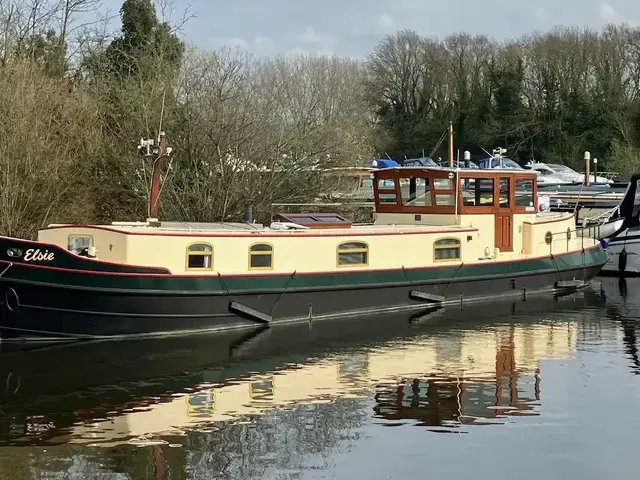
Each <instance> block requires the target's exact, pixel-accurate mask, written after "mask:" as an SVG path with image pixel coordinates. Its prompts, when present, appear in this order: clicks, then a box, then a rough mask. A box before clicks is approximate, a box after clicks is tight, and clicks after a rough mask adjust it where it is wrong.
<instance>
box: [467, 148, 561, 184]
mask: <svg viewBox="0 0 640 480" xmlns="http://www.w3.org/2000/svg"><path fill="white" fill-rule="evenodd" d="M485 152H486V150H485ZM487 153H488V152H487ZM504 153H507V150H506V149H504V148H495V149H494V150H493V154H492V155H491V156H490V157H487V158H483V159H482V160H480V161H479V162H478V165H479V167H480V168H481V169H496V168H498V169H505V170H525V169H524V168H522V167H521V166H520V164H518V162H516V161H514V160H512V159H510V158H509V157H504V156H503V154H504ZM536 173H537V178H536V182H537V184H538V185H539V186H543V185H565V184H566V185H568V184H571V183H573V182H572V181H569V180H564V179H562V178H561V177H559V176H557V175H543V174H542V173H541V172H539V171H536Z"/></svg>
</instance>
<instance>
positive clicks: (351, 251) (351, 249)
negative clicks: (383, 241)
mask: <svg viewBox="0 0 640 480" xmlns="http://www.w3.org/2000/svg"><path fill="white" fill-rule="evenodd" d="M337 253H338V266H339V267H357V266H366V265H368V264H369V246H368V245H367V244H366V243H364V242H345V243H341V244H340V245H338V252H337Z"/></svg>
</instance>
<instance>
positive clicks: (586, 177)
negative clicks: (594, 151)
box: [584, 151, 591, 186]
mask: <svg viewBox="0 0 640 480" xmlns="http://www.w3.org/2000/svg"><path fill="white" fill-rule="evenodd" d="M590 160H591V153H590V152H589V151H586V152H584V183H585V185H587V186H588V185H589V170H590V167H591V162H590Z"/></svg>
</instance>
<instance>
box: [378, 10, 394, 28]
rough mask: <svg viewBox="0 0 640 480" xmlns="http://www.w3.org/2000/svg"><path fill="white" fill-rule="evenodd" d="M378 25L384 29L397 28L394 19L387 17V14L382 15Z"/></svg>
mask: <svg viewBox="0 0 640 480" xmlns="http://www.w3.org/2000/svg"><path fill="white" fill-rule="evenodd" d="M378 25H379V26H381V27H382V28H384V29H392V28H395V26H396V22H395V20H394V19H393V17H391V16H390V15H387V14H386V13H383V14H382V15H380V18H378Z"/></svg>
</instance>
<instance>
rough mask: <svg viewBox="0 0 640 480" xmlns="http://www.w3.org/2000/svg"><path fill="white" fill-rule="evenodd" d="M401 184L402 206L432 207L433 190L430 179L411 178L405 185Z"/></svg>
mask: <svg viewBox="0 0 640 480" xmlns="http://www.w3.org/2000/svg"><path fill="white" fill-rule="evenodd" d="M403 183H404V182H401V184H400V185H401V192H402V205H404V206H420V207H425V206H426V207H430V206H431V189H430V185H429V179H428V178H419V177H411V178H409V179H407V182H406V183H405V184H403Z"/></svg>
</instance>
